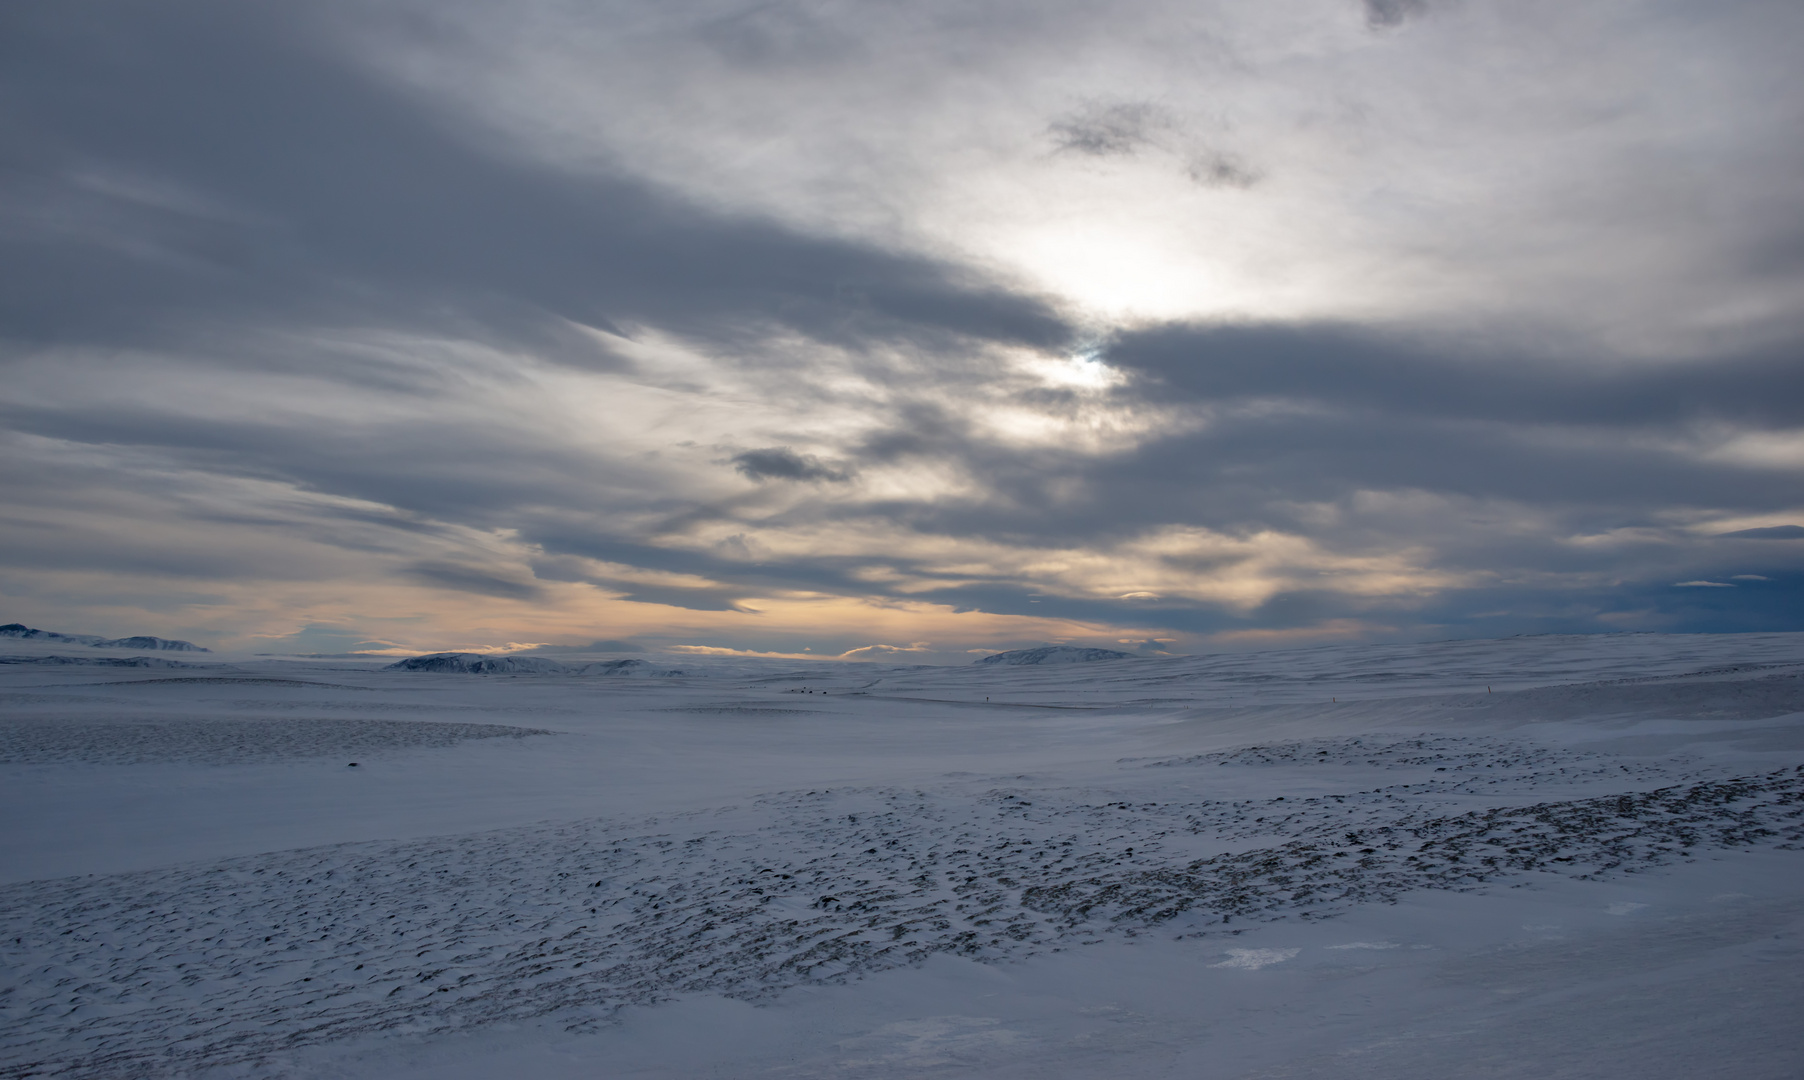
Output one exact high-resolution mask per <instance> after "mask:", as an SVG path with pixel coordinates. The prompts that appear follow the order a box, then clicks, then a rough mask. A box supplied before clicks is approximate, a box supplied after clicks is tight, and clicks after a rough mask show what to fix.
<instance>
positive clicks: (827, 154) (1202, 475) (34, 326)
mask: <svg viewBox="0 0 1804 1080" xmlns="http://www.w3.org/2000/svg"><path fill="white" fill-rule="evenodd" d="M606 10H607V17H606V18H601V17H600V16H597V18H596V19H595V20H593V21H591V20H585V19H575V18H573V17H572V16H571V15H570V12H569V10H568V9H566V8H563V7H560V6H557V5H548V4H540V3H537V2H536V0H528V2H526V3H524V4H522V5H514V6H510V7H501V6H495V5H489V4H482V3H467V2H461V0H460V2H454V3H448V4H442V5H431V6H430V8H427V7H421V6H414V5H409V4H405V3H398V2H397V3H390V2H389V0H382V2H379V3H376V4H373V5H326V6H324V7H312V8H293V7H291V8H269V7H263V8H258V7H246V6H243V5H232V4H225V3H215V2H209V0H193V2H187V3H182V4H176V5H164V6H160V7H146V6H143V5H133V4H126V3H108V2H105V0H95V2H94V3H93V4H88V5H83V6H81V7H79V8H72V7H68V6H60V7H59V6H54V5H52V6H44V5H39V6H37V7H21V8H17V9H16V10H11V11H9V12H8V13H7V14H6V15H5V16H4V18H5V19H6V20H8V21H7V23H6V25H5V27H4V33H5V37H6V40H8V41H9V42H12V43H14V49H15V52H14V54H13V58H14V62H11V63H8V64H6V65H0V93H4V94H5V95H6V97H7V99H8V100H9V101H12V102H17V103H18V105H17V107H16V108H13V109H11V110H10V111H9V112H8V114H7V117H6V118H5V120H4V121H3V123H4V125H5V126H4V127H3V128H0V133H3V134H4V141H5V145H6V147H7V153H8V155H9V161H10V162H11V163H12V166H11V167H10V168H9V169H7V170H5V171H4V175H3V176H0V218H3V220H0V273H3V274H4V275H5V276H6V279H7V280H8V281H9V283H12V284H11V287H9V288H8V289H7V290H5V292H4V294H3V295H0V364H3V365H4V372H5V378H4V380H0V440H3V443H0V452H4V453H5V454H6V455H7V459H8V462H9V465H10V466H12V467H11V468H9V469H8V470H6V472H5V474H4V476H3V477H0V500H3V512H0V588H4V589H5V590H6V591H7V593H8V595H9V597H13V598H16V599H17V601H18V603H20V604H21V605H22V606H21V608H20V610H19V611H18V615H19V616H20V617H24V616H26V615H30V617H31V619H32V620H34V621H35V622H37V623H40V624H47V625H78V624H79V625H87V624H90V623H92V624H94V625H103V624H105V625H111V624H113V623H116V622H129V623H130V624H131V625H135V626H143V627H145V628H146V629H148V630H152V631H155V632H159V633H164V634H165V636H208V637H210V638H211V637H213V636H215V635H221V636H223V637H225V638H231V637H232V636H233V635H237V639H238V640H251V639H252V637H253V635H257V634H266V635H271V636H273V637H275V638H278V639H279V638H282V637H283V636H284V635H291V634H295V633H297V631H295V629H294V628H295V627H297V626H302V627H315V628H325V629H315V630H306V631H300V633H302V634H311V635H312V637H309V638H307V640H313V639H314V638H318V639H319V640H320V641H321V642H322V643H326V642H330V643H334V644H333V645H332V647H334V648H342V647H346V646H348V645H359V644H370V643H375V644H378V645H385V646H386V645H392V646H394V647H401V646H403V645H408V646H415V645H418V646H437V645H440V644H444V643H448V642H458V641H489V642H508V641H513V642H521V641H530V642H538V641H557V642H569V643H578V642H581V641H584V640H590V639H592V638H593V637H594V635H595V634H597V633H605V634H608V635H610V637H612V638H617V639H618V640H620V641H625V642H626V643H627V644H632V643H633V642H640V641H642V642H643V643H644V645H645V647H646V648H653V649H657V648H664V647H667V646H671V645H673V644H683V643H693V642H708V643H710V644H709V645H708V647H710V648H721V649H728V650H742V651H748V652H750V653H760V654H772V655H789V654H795V655H798V656H800V655H807V656H819V655H828V656H831V655H841V656H851V655H854V654H856V655H859V656H877V655H885V654H889V653H891V652H895V651H897V650H902V651H909V654H910V657H913V658H929V659H942V658H944V657H946V656H953V655H958V654H962V651H963V650H965V649H967V648H975V647H978V646H985V647H986V651H994V648H1000V647H1005V646H1006V645H1007V644H1008V643H1012V642H1040V641H1045V640H1051V639H1054V638H1058V637H1060V636H1061V635H1063V636H1065V637H1068V638H1070V639H1072V640H1077V639H1087V638H1086V636H1089V637H1094V638H1095V639H1096V640H1099V641H1108V640H1115V639H1117V638H1119V637H1121V636H1123V635H1125V636H1126V637H1128V638H1130V639H1132V640H1135V641H1153V640H1158V641H1161V642H1166V643H1169V644H1171V645H1172V647H1173V649H1182V648H1196V647H1201V646H1205V645H1208V646H1211V647H1220V646H1222V645H1232V646H1234V647H1260V646H1264V645H1274V644H1281V643H1284V642H1296V641H1307V640H1312V639H1318V638H1319V639H1334V638H1337V637H1341V638H1344V637H1349V636H1361V635H1363V636H1366V637H1384V636H1387V635H1389V636H1408V635H1423V634H1433V635H1450V634H1452V635H1457V634H1465V633H1514V632H1532V631H1539V630H1549V629H1559V630H1596V629H1605V628H1614V627H1629V626H1633V627H1640V628H1661V629H1757V628H1768V629H1772V628H1800V627H1804V623H1800V621H1799V620H1800V616H1799V615H1798V612H1799V611H1804V607H1799V606H1796V605H1795V604H1793V601H1795V596H1793V594H1792V585H1791V584H1790V583H1791V582H1794V581H1796V580H1797V571H1798V569H1799V566H1798V555H1797V554H1796V553H1795V552H1793V551H1792V550H1791V548H1792V547H1793V546H1795V545H1787V544H1784V543H1772V542H1767V543H1759V544H1754V543H1735V544H1718V543H1717V542H1716V540H1717V538H1718V537H1726V538H1732V539H1738V540H1740V539H1746V540H1767V541H1783V540H1786V539H1795V538H1796V537H1798V536H1800V535H1804V527H1800V526H1797V525H1786V524H1781V523H1782V522H1785V521H1787V520H1791V519H1794V518H1795V517H1796V515H1797V513H1798V512H1799V507H1798V505H1797V502H1796V498H1795V485H1787V484H1785V483H1783V482H1780V481H1783V480H1784V479H1785V478H1787V477H1789V476H1790V475H1791V474H1792V473H1794V472H1795V471H1796V470H1797V469H1798V468H1799V465H1800V462H1804V458H1800V457H1799V447H1800V446H1804V443H1801V442H1800V441H1799V439H1800V436H1799V432H1801V431H1804V374H1801V373H1800V371H1799V369H1798V365H1797V364H1796V356H1797V347H1798V344H1799V342H1800V340H1804V307H1800V302H1799V299H1798V298H1799V297H1800V296H1804V292H1800V291H1799V282H1800V281H1804V277H1800V271H1801V269H1804V261H1800V260H1799V259H1797V258H1795V257H1794V256H1795V255H1796V250H1793V249H1794V248H1796V249H1797V250H1804V248H1800V247H1798V246H1797V245H1796V243H1795V240H1796V237H1795V236H1792V235H1791V233H1786V232H1785V229H1788V228H1790V225H1789V223H1790V222H1793V221H1796V220H1798V218H1799V214H1798V210H1799V203H1798V195H1797V188H1796V185H1795V183H1794V182H1793V180H1792V178H1793V177H1795V175H1796V174H1797V168H1798V166H1799V164H1800V161H1799V152H1798V148H1797V145H1796V142H1795V140H1786V139H1784V138H1782V137H1776V136H1777V134H1778V133H1781V132H1784V131H1789V130H1792V128H1793V127H1795V123H1793V121H1794V120H1795V119H1796V116H1795V112H1796V103H1795V102H1794V101H1792V100H1791V99H1790V98H1787V97H1785V95H1775V94H1772V93H1770V92H1767V91H1762V90H1760V89H1759V86H1760V79H1762V78H1765V79H1769V80H1771V79H1778V78H1781V77H1782V75H1783V74H1784V73H1789V66H1788V64H1789V60H1788V59H1787V58H1786V57H1785V56H1784V55H1782V54H1783V52H1784V50H1783V48H1782V47H1781V45H1780V44H1779V43H1781V42H1784V41H1788V40H1796V35H1795V33H1792V32H1791V29H1792V28H1793V27H1794V24H1795V21H1796V20H1797V18H1798V17H1799V16H1798V15H1797V13H1796V12H1795V11H1793V10H1791V9H1787V8H1784V7H1783V6H1782V5H1769V6H1764V7H1763V6H1736V5H1731V6H1727V7H1721V8H1713V9H1711V10H1710V11H1708V12H1705V13H1703V14H1696V13H1694V14H1692V15H1688V16H1687V17H1686V18H1684V19H1679V18H1677V17H1676V16H1671V15H1670V14H1667V15H1662V14H1661V13H1659V12H1655V11H1651V10H1646V9H1632V10H1631V9H1626V8H1592V9H1587V8H1572V7H1568V8H1562V9H1559V10H1557V11H1555V10H1553V9H1547V10H1539V9H1537V11H1536V12H1534V13H1524V12H1522V11H1519V10H1517V9H1512V8H1502V7H1485V6H1484V5H1455V6H1437V7H1435V8H1434V10H1433V15H1434V18H1432V19H1421V20H1420V21H1419V22H1415V23H1414V24H1413V25H1411V27H1410V29H1409V31H1408V32H1407V33H1391V32H1386V33H1372V32H1370V31H1371V30H1372V29H1379V28H1383V29H1386V30H1389V29H1391V28H1395V27H1397V26H1399V25H1400V24H1402V23H1404V22H1407V21H1411V20H1415V19H1416V17H1417V16H1419V15H1421V14H1423V13H1424V12H1425V11H1426V10H1427V9H1426V8H1425V7H1424V6H1423V5H1420V4H1411V3H1384V4H1377V3H1374V4H1369V5H1367V6H1366V8H1365V22H1366V23H1368V24H1370V25H1369V26H1367V25H1362V24H1361V18H1360V9H1359V8H1355V7H1352V6H1351V5H1348V6H1346V7H1344V8H1342V9H1340V14H1339V15H1338V16H1335V17H1330V18H1324V17H1323V13H1322V9H1320V8H1319V6H1315V5H1308V4H1297V5H1292V4H1288V3H1275V4H1270V5H1232V4H1221V5H1217V4H1214V3H1212V2H1209V0H1204V4H1203V6H1202V7H1201V8H1196V7H1194V5H1192V6H1188V7H1184V8H1182V9H1180V8H1179V7H1176V6H1174V5H1171V4H1169V3H1162V2H1153V0H1129V2H1127V3H1124V4H1119V5H1109V6H1108V8H1107V9H1106V10H1104V9H1098V8H1094V7H1090V8H1086V7H1084V6H1083V5H1058V4H1054V5H1049V6H1042V7H1039V8H1033V9H1024V8H1020V7H1019V6H1014V7H1010V6H1007V5H992V4H987V3H980V4H977V5H969V4H961V5H944V4H938V3H924V4H918V5H916V4H911V5H900V6H894V5H892V6H890V7H887V8H871V7H859V6H845V7H806V8H803V7H795V6H790V5H767V6H764V7H758V8H755V9H745V10H736V11H733V12H727V11H725V9H719V10H716V9H706V10H704V9H677V8H671V7H669V6H664V7H659V6H656V5H649V4H639V3H630V2H621V3H617V4H613V5H612V6H609V7H608V8H607V9H606ZM1681 54H1682V55H1684V56H1685V57H1686V58H1687V64H1686V67H1685V70H1686V71H1688V72H1692V73H1694V75H1693V76H1692V77H1688V78H1687V79H1681V80H1673V79H1667V78H1664V77H1662V78H1655V77H1654V75H1655V74H1663V73H1666V72H1669V71H1670V64H1669V63H1668V62H1667V61H1668V60H1669V59H1670V57H1671V56H1672V55H1681ZM1578 59H1582V60H1583V61H1584V62H1583V63H1582V64H1581V63H1578V62H1577V60H1578ZM1763 73H1764V74H1763ZM1529 76H1533V77H1532V78H1531V77H1529ZM1048 118H1052V119H1050V120H1049V119H1048ZM1700 160H1708V161H1710V162H1711V163H1712V166H1711V169H1710V170H1709V172H1710V176H1709V178H1708V181H1707V182H1706V181H1705V180H1704V179H1700V176H1701V174H1697V173H1696V170H1695V169H1694V168H1693V167H1692V166H1693V165H1694V164H1695V162H1697V161H1700ZM1525 162H1526V163H1528V164H1526V165H1525V164H1524V163H1525ZM1255 181H1257V182H1255ZM1705 203H1708V205H1710V206H1711V207H1713V208H1714V209H1713V210H1712V213H1711V214H1709V215H1700V214H1697V213H1696V212H1695V207H1696V206H1698V205H1703V204H1705ZM1793 232H1795V230H1793ZM1787 237H1790V239H1787ZM1788 245H1790V246H1789V247H1788ZM723 448H724V449H723ZM728 466H730V468H729V467H728ZM1724 530H1727V531H1724ZM1730 548H1733V549H1735V550H1733V551H1730V550H1729V549H1730ZM1757 578H1760V579H1770V581H1768V583H1766V584H1763V585H1762V586H1761V587H1760V588H1737V589H1730V588H1716V589H1712V588H1707V587H1686V588H1674V586H1673V584H1672V583H1674V582H1711V583H1714V584H1718V585H1722V584H1725V583H1728V582H1732V581H1751V580H1755V579H1757ZM157 620H171V621H172V622H173V625H170V624H169V623H165V622H159V621H157ZM189 626H192V627H196V628H204V629H205V631H206V632H205V633H204V634H203V633H202V632H201V630H199V629H196V630H187V629H186V628H187V627H189ZM334 628H345V629H343V630H342V631H340V630H338V629H334ZM351 628H355V629H354V630H353V629H351ZM296 640H297V641H298V640H300V639H298V638H297V639H296ZM923 641H932V642H933V643H934V645H933V646H932V647H931V648H929V647H928V646H925V645H921V646H920V647H921V648H922V649H923V650H926V651H922V652H913V651H912V650H914V649H915V648H916V645H914V644H911V645H906V646H904V645H873V644H870V643H872V642H914V643H920V642H923ZM804 646H807V647H808V648H807V649H804V648H803V647H804ZM324 647H325V645H323V644H322V648H324ZM698 647H699V646H698Z"/></svg>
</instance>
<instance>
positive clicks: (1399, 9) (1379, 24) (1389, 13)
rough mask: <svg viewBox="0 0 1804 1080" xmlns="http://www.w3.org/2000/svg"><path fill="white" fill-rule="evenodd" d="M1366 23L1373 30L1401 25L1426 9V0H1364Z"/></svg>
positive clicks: (1417, 16)
mask: <svg viewBox="0 0 1804 1080" xmlns="http://www.w3.org/2000/svg"><path fill="white" fill-rule="evenodd" d="M1364 3H1365V9H1366V25H1368V26H1370V27H1371V28H1372V29H1374V30H1388V29H1391V28H1393V27H1397V26H1402V25H1403V24H1404V23H1405V22H1407V21H1409V20H1410V19H1414V18H1419V17H1420V16H1422V15H1423V14H1424V13H1426V12H1427V11H1428V3H1427V0H1364Z"/></svg>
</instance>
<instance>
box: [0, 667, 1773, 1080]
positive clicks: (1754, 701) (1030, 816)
mask: <svg viewBox="0 0 1804 1080" xmlns="http://www.w3.org/2000/svg"><path fill="white" fill-rule="evenodd" d="M49 652H51V650H45V649H39V650H38V651H37V652H36V653H32V652H31V651H29V650H27V649H25V648H24V647H23V646H21V647H19V648H17V649H15V650H13V652H12V653H11V654H10V656H11V657H12V658H14V659H20V660H40V659H42V658H43V656H44V655H46V654H47V653H49ZM67 652H68V651H67V650H66V649H65V650H63V651H62V654H64V655H67ZM114 658H116V659H126V658H128V654H125V653H120V654H117V656H116V657H114ZM558 658H559V659H560V660H565V659H567V657H566V656H565V655H564V654H560V655H559V657H558ZM180 663H183V664H192V665H193V666H189V667H168V666H157V667H146V668H129V667H100V666H95V665H93V664H54V663H38V662H27V663H8V664H0V709H3V715H0V813H4V821H5V822H6V828H5V830H4V835H3V836H0V1076H6V1077H14V1076H34V1075H51V1076H72V1077H115V1076H121V1077H124V1076H196V1077H215V1076H217V1077H232V1076H292V1077H310V1078H311V1077H317V1078H326V1077H334V1078H337V1077H344V1078H351V1077H359V1078H361V1077H420V1078H424V1077H448V1078H472V1080H474V1078H488V1077H546V1078H551V1080H564V1078H578V1077H647V1078H649V1077H772V1078H778V1077H859V1078H866V1077H868V1078H878V1077H882V1078H890V1077H941V1076H945V1077H1024V1078H1025V1077H1074V1078H1075V1077H1168V1076H1169V1077H1208V1078H1213V1077H1223V1078H1239V1077H1245V1078H1253V1077H1259V1078H1276V1077H1310V1078H1325V1077H1366V1076H1369V1077H1437V1078H1439V1077H1447V1076H1461V1077H1531V1076H1533V1077H1617V1076H1631V1075H1633V1076H1639V1077H1668V1076H1670V1077H1700V1076H1722V1077H1737V1078H1761V1077H1795V1076H1798V1075H1800V1074H1801V1073H1804V1030H1801V1029H1800V1025H1798V1024H1797V1022H1796V1019H1797V1016H1798V1015H1799V1014H1800V1009H1801V1007H1804V947H1801V946H1804V936H1801V935H1804V635H1800V634H1767V635H1695V636H1690V635H1688V636H1678V635H1609V636H1594V637H1531V638H1513V639H1507V640H1500V641H1458V642H1442V643H1434V644H1424V645H1397V646H1334V647H1322V648H1314V649H1301V650H1291V651H1278V652H1266V653H1257V654H1236V655H1226V656H1211V657H1191V658H1178V659H1133V660H1120V661H1109V662H1102V663H1091V664H1070V665H1057V666H1045V667H988V666H982V667H980V666H972V667H969V668H945V667H935V668H908V667H885V666H877V665H861V664H859V665H854V664H822V665H818V666H810V667H803V666H798V665H795V664H793V663H789V662H750V661H713V662H709V661H701V662H699V663H697V662H695V661H692V660H691V659H689V658H684V660H683V661H682V662H681V664H680V665H675V666H680V667H682V668H683V669H684V670H685V671H686V672H687V673H688V674H686V675H684V676H682V677H677V678H597V677H571V676H565V675H556V674H537V675H531V674H529V675H519V676H506V675H491V676H480V675H463V674H454V673H433V672H394V671H382V670H379V665H378V664H375V663H368V662H361V661H342V660H340V661H334V660H311V661H309V660H300V659H286V660H285V659H275V658H254V657H229V656H225V657H211V656H210V657H208V658H206V659H205V660H200V659H191V658H188V657H183V658H182V660H181V661H180ZM353 761H355V762H356V763H357V765H356V766H355V767H352V766H351V765H350V762H353Z"/></svg>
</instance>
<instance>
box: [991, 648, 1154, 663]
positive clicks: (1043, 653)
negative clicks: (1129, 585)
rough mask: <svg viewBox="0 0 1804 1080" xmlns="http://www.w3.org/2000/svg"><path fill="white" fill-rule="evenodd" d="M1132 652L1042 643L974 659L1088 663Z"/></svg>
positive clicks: (1117, 658)
mask: <svg viewBox="0 0 1804 1080" xmlns="http://www.w3.org/2000/svg"><path fill="white" fill-rule="evenodd" d="M1133 655H1134V654H1133V653H1124V652H1116V651H1115V650H1114V649H1085V648H1080V647H1078V646H1076V645H1042V646H1041V647H1039V648H1037V649H1016V650H1014V651H1013V652H1003V653H997V654H996V655H995V656H986V657H984V658H983V659H981V660H978V661H975V662H976V663H979V664H1011V665H1017V664H1088V663H1092V662H1094V661H1097V660H1127V659H1130V658H1131V657H1132V656H1133Z"/></svg>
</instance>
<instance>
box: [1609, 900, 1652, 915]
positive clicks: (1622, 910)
mask: <svg viewBox="0 0 1804 1080" xmlns="http://www.w3.org/2000/svg"><path fill="white" fill-rule="evenodd" d="M1645 907H1647V905H1646V904H1637V903H1636V902H1635V901H1633V900H1618V901H1617V902H1616V903H1614V904H1611V905H1610V906H1609V907H1606V908H1604V912H1605V913H1606V914H1610V915H1633V914H1635V912H1637V911H1640V910H1641V909H1643V908H1645Z"/></svg>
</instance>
